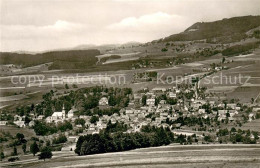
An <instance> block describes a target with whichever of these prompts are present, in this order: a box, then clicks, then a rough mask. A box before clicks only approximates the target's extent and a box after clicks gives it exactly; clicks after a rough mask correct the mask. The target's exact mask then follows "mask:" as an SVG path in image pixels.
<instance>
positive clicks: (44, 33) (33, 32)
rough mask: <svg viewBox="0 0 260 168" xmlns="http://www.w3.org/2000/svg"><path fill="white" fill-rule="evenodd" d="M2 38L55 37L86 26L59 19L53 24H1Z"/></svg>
mask: <svg viewBox="0 0 260 168" xmlns="http://www.w3.org/2000/svg"><path fill="white" fill-rule="evenodd" d="M0 28H1V30H2V34H1V39H21V38H32V37H37V38H44V37H55V36H59V35H62V34H65V33H70V32H75V31H78V30H80V29H83V28H85V26H84V25H82V24H77V23H71V22H67V21H64V20H57V21H56V22H55V23H54V24H53V25H44V26H35V25H1V27H0Z"/></svg>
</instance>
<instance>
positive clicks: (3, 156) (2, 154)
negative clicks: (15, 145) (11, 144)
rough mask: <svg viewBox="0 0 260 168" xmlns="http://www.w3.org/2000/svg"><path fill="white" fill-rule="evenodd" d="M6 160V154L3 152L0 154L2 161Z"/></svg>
mask: <svg viewBox="0 0 260 168" xmlns="http://www.w3.org/2000/svg"><path fill="white" fill-rule="evenodd" d="M4 158H5V154H4V152H3V151H2V152H1V153H0V159H1V161H2V160H3V159H4Z"/></svg>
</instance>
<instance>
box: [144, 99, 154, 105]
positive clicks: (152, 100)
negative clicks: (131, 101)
mask: <svg viewBox="0 0 260 168" xmlns="http://www.w3.org/2000/svg"><path fill="white" fill-rule="evenodd" d="M146 105H148V106H150V105H151V106H154V105H155V99H146Z"/></svg>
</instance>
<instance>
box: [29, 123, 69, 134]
mask: <svg viewBox="0 0 260 168" xmlns="http://www.w3.org/2000/svg"><path fill="white" fill-rule="evenodd" d="M72 128H73V127H72V124H71V123H70V122H68V121H65V122H64V123H58V124H57V125H56V124H55V123H45V122H41V121H36V122H35V125H34V126H33V129H34V131H35V133H36V135H51V134H54V133H57V132H58V131H61V132H65V131H66V130H72Z"/></svg>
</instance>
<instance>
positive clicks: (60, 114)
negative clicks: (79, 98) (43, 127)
mask: <svg viewBox="0 0 260 168" xmlns="http://www.w3.org/2000/svg"><path fill="white" fill-rule="evenodd" d="M73 117H74V110H73V109H71V110H70V111H69V112H68V115H67V116H66V112H65V108H64V105H63V108H62V111H57V112H54V113H53V114H52V115H51V116H49V117H47V118H46V122H47V123H51V122H55V123H58V122H63V121H65V120H68V119H71V118H73Z"/></svg>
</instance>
